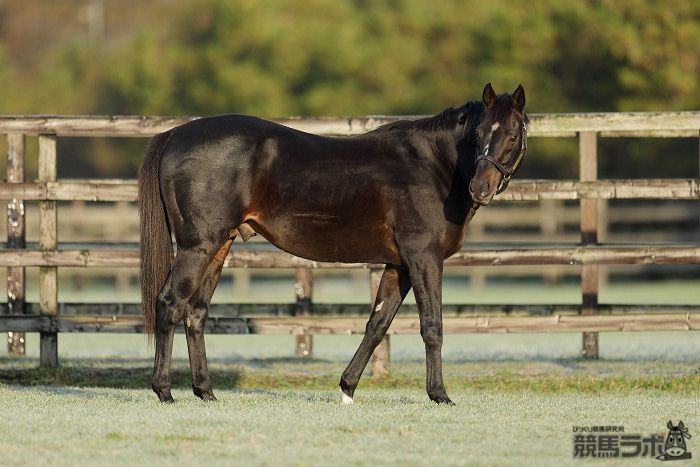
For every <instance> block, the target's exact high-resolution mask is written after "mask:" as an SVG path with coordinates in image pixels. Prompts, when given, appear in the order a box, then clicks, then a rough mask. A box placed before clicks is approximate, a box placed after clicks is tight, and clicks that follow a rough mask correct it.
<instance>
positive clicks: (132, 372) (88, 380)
mask: <svg viewBox="0 0 700 467" xmlns="http://www.w3.org/2000/svg"><path fill="white" fill-rule="evenodd" d="M100 363H101V364H100V365H99V366H97V365H95V366H92V365H91V366H87V365H75V364H66V365H61V366H59V367H58V368H55V369H48V368H42V367H40V366H38V365H31V366H30V365H21V366H14V367H9V368H8V367H4V366H3V367H0V381H1V382H2V383H3V384H9V385H16V386H70V387H101V388H102V387H104V388H118V389H144V388H150V387H151V373H152V371H153V369H152V368H151V366H150V365H148V366H146V365H139V366H131V365H129V366H124V363H120V364H118V365H115V366H110V365H109V364H108V363H106V362H100ZM105 363H106V365H105ZM209 375H210V378H211V380H212V384H213V385H214V387H217V386H218V387H222V388H223V387H225V388H229V389H230V388H237V387H239V386H240V382H241V379H242V377H243V371H242V369H240V368H237V367H230V368H223V369H210V370H209ZM191 385H192V382H191V376H190V371H189V369H187V368H180V367H179V365H178V367H176V368H173V371H172V386H173V388H179V389H183V388H190V387H191Z"/></svg>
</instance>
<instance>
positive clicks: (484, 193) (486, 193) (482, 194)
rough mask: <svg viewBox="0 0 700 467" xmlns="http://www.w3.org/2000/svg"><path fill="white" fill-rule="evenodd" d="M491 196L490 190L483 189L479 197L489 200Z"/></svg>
mask: <svg viewBox="0 0 700 467" xmlns="http://www.w3.org/2000/svg"><path fill="white" fill-rule="evenodd" d="M490 194H491V193H490V192H489V190H488V188H483V189H482V190H481V191H480V192H479V197H480V198H482V199H484V198H488V197H489V195H490Z"/></svg>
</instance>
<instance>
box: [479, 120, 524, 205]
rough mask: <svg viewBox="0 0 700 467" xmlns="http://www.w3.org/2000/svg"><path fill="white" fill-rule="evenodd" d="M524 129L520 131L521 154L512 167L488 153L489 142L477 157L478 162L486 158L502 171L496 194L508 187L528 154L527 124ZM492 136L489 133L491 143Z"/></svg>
mask: <svg viewBox="0 0 700 467" xmlns="http://www.w3.org/2000/svg"><path fill="white" fill-rule="evenodd" d="M521 128H522V130H521V132H520V138H521V142H520V154H518V158H517V159H515V162H514V163H513V167H511V168H510V169H509V168H508V167H506V166H504V165H503V164H501V163H500V162H498V161H497V160H496V159H493V158H492V157H490V156H489V155H488V147H489V144H487V145H486V146H485V149H486V150H485V152H484V153H483V154H479V155H478V156H477V158H476V163H477V164H478V163H479V161H480V160H482V159H483V160H485V161H488V162H490V163H491V164H493V166H494V167H496V169H497V170H498V171H499V172H500V173H501V175H502V178H501V181H500V182H499V183H498V188H496V194H497V195H498V194H500V193H503V192H504V191H505V190H506V188H508V184H509V183H510V179H511V177H512V176H513V174H514V173H515V171H516V170H518V167H520V163H521V162H522V160H523V157H525V154H527V127H526V126H525V124H524V123H523V124H522V127H521ZM490 136H491V135H489V143H490Z"/></svg>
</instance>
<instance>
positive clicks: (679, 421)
mask: <svg viewBox="0 0 700 467" xmlns="http://www.w3.org/2000/svg"><path fill="white" fill-rule="evenodd" d="M678 429H679V430H682V429H683V420H678Z"/></svg>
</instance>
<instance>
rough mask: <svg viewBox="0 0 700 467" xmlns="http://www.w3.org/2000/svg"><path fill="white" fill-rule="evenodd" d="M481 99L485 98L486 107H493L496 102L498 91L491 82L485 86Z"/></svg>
mask: <svg viewBox="0 0 700 467" xmlns="http://www.w3.org/2000/svg"><path fill="white" fill-rule="evenodd" d="M481 99H483V101H484V104H486V107H493V106H494V105H495V104H496V93H495V92H494V90H493V88H492V87H491V83H489V84H487V85H486V87H484V92H483V94H482V95H481Z"/></svg>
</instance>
